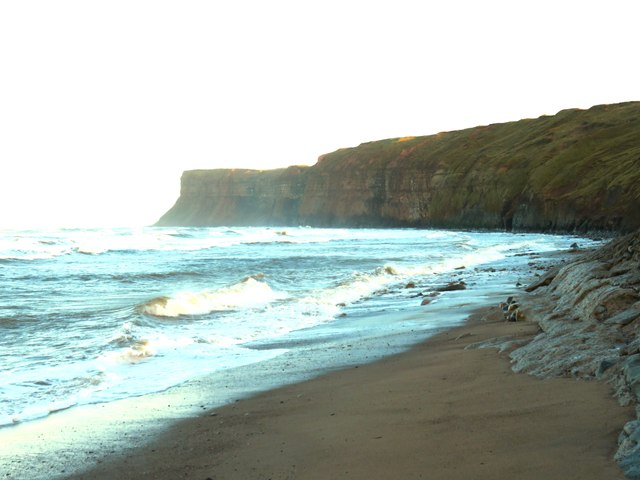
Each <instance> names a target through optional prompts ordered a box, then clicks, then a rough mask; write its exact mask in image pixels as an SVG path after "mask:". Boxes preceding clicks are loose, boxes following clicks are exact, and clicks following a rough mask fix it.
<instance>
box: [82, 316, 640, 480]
mask: <svg viewBox="0 0 640 480" xmlns="http://www.w3.org/2000/svg"><path fill="white" fill-rule="evenodd" d="M498 313H499V312H498V309H497V308H492V309H488V310H484V311H482V312H479V313H478V315H476V316H475V317H474V318H472V319H470V321H469V323H468V324H466V325H465V326H463V327H460V328H457V329H454V330H450V331H448V332H444V333H442V334H439V335H437V336H436V337H433V338H431V339H429V340H428V341H426V342H425V343H423V344H421V345H419V346H417V347H415V348H413V349H412V350H411V351H409V352H407V353H404V354H401V355H397V356H393V357H390V358H387V359H385V360H383V361H380V362H377V363H374V364H370V365H363V366H359V367H355V368H349V369H347V370H344V371H339V372H333V373H329V374H326V375H324V376H322V377H320V378H317V379H314V380H311V381H307V382H304V383H300V384H295V385H291V386H287V387H284V388H280V389H276V390H273V391H270V392H266V393H264V394H260V395H258V396H256V397H254V398H251V399H248V400H242V401H239V402H237V403H235V404H233V405H229V406H227V407H224V408H221V409H218V410H216V411H215V412H209V413H207V414H205V415H203V416H202V417H200V418H194V419H190V420H186V421H183V422H181V423H179V424H178V425H176V426H175V427H173V428H172V429H171V430H169V431H167V432H166V434H164V435H163V436H162V437H160V438H159V439H157V441H155V442H154V443H152V444H150V445H147V446H145V447H142V448H139V449H134V450H131V451H130V452H129V453H128V454H127V455H126V456H125V457H119V458H117V459H114V460H113V461H112V462H109V463H106V462H104V463H102V464H101V465H100V466H99V468H97V469H95V470H93V471H91V472H88V473H86V474H84V475H77V476H75V477H72V478H83V479H115V478H118V479H134V478H135V479H140V478H149V479H182V478H188V479H200V480H206V479H215V480H221V479H224V480H230V479H243V480H244V479H265V480H266V479H273V480H276V479H323V480H326V479H341V478H344V479H363V480H364V479H366V480H373V479H418V478H424V479H430V480H438V479H447V480H455V479H464V480H469V479H491V480H495V479H519V480H526V479H536V480H539V479H545V480H551V479H558V480H560V479H561V480H568V479H580V480H589V479H598V480H603V479H607V480H608V479H622V478H624V476H623V475H622V473H621V471H620V469H619V468H618V467H617V465H616V464H615V463H614V461H613V459H612V457H613V454H614V452H615V448H616V438H617V435H618V433H619V432H620V430H621V428H622V426H623V425H624V423H625V422H626V421H627V420H628V419H629V418H630V417H631V416H632V412H631V409H630V408H623V407H620V406H619V405H618V403H617V402H616V401H615V399H613V398H612V396H611V392H610V389H609V387H608V386H607V385H606V384H603V383H599V382H589V381H577V380H574V379H562V378H552V379H538V378H533V377H530V376H526V375H521V374H515V373H513V372H512V371H511V370H510V368H509V361H508V358H507V356H506V355H505V354H499V353H498V352H497V351H496V350H464V347H465V346H466V345H467V344H469V343H472V342H476V341H479V340H482V339H484V338H491V337H495V336H501V335H513V334H516V333H517V334H520V335H531V334H533V333H534V332H535V331H536V329H537V327H536V325H535V324H533V323H517V324H514V323H506V322H504V321H502V319H501V316H500V315H498Z"/></svg>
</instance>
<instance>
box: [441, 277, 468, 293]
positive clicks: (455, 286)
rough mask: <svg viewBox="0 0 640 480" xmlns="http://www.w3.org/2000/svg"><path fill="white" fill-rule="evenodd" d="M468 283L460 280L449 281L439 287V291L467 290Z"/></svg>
mask: <svg viewBox="0 0 640 480" xmlns="http://www.w3.org/2000/svg"><path fill="white" fill-rule="evenodd" d="M466 289H467V284H466V283H465V282H464V281H462V280H460V281H457V282H449V283H448V284H446V285H445V286H444V287H440V288H438V289H437V291H438V292H453V291H455V290H466Z"/></svg>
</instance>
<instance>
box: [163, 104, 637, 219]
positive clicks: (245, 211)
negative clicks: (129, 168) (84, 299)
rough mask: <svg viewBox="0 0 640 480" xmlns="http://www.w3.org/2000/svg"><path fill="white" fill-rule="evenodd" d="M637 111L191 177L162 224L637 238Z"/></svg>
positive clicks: (569, 115)
mask: <svg viewBox="0 0 640 480" xmlns="http://www.w3.org/2000/svg"><path fill="white" fill-rule="evenodd" d="M639 167H640V102H628V103H622V104H615V105H600V106H596V107H593V108H591V109H589V110H563V111H561V112H559V113H558V114H557V115H554V116H543V117H540V118H537V119H528V120H520V121H517V122H510V123H503V124H494V125H489V126H482V127H476V128H470V129H466V130H460V131H455V132H445V133H440V134H437V135H430V136H423V137H409V138H395V139H388V140H381V141H376V142H369V143H365V144H362V145H360V146H358V147H354V148H347V149H341V150H338V151H336V152H333V153H330V154H327V155H323V156H322V157H320V159H319V160H318V162H317V163H316V164H315V165H314V166H312V167H290V168H287V169H280V170H271V171H255V170H199V171H188V172H185V173H184V175H183V177H182V189H181V194H180V198H179V199H178V201H177V202H176V204H175V206H174V207H173V208H172V209H171V210H169V211H168V212H167V213H166V214H165V215H164V216H163V217H162V218H161V219H160V221H159V222H158V224H159V225H194V226H196V225H197V226H201V225H210V226H215V225H300V224H305V225H315V226H408V227H448V228H490V229H506V230H512V229H515V230H543V231H587V230H615V231H631V230H634V229H636V228H639V227H640V189H639V188H638V187H637V185H638V182H639V181H640V168H639Z"/></svg>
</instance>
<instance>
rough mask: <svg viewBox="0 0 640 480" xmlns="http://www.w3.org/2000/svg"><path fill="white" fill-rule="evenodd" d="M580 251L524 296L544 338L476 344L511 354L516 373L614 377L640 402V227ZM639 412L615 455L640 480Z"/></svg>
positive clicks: (527, 317)
mask: <svg viewBox="0 0 640 480" xmlns="http://www.w3.org/2000/svg"><path fill="white" fill-rule="evenodd" d="M576 254H577V253H574V255H576ZM577 255H578V256H577V258H575V259H574V260H573V261H569V262H566V263H565V264H564V265H562V266H560V267H556V268H552V269H550V270H549V271H548V272H547V273H546V274H545V275H543V276H541V277H540V278H539V279H538V280H537V281H536V282H534V283H532V284H531V285H530V286H529V287H526V288H525V289H524V290H525V291H523V292H522V295H521V296H519V298H518V301H519V303H520V306H519V311H521V312H522V314H523V315H522V318H523V321H527V322H536V323H537V324H538V326H539V333H538V334H537V335H535V336H534V337H533V338H531V339H522V338H508V337H501V338H495V339H490V340H487V341H483V342H480V343H478V344H472V345H470V346H469V347H468V348H498V349H499V350H501V351H503V352H505V351H506V352H510V353H509V356H510V358H511V364H512V369H513V370H514V371H516V372H523V373H528V374H531V375H535V376H539V377H554V376H562V377H575V378H578V379H582V380H600V381H605V382H608V383H609V384H610V385H611V387H612V392H613V394H614V395H615V396H616V397H617V398H618V400H619V402H620V403H621V404H622V405H636V406H638V405H640V232H635V233H633V234H629V235H626V236H623V237H621V238H619V239H616V240H614V241H612V242H610V243H608V244H607V245H605V246H604V247H602V248H599V249H598V250H595V251H593V252H588V253H585V254H582V255H579V254H577ZM496 308H498V307H496ZM636 412H637V415H638V416H637V418H633V419H631V420H630V421H629V422H628V423H627V424H626V425H625V426H624V428H623V430H622V431H621V432H620V436H619V440H618V442H619V445H618V451H617V453H616V455H615V458H616V460H617V461H618V463H619V464H620V466H621V467H622V469H623V470H624V472H625V474H626V476H627V477H628V478H631V479H640V408H638V407H636Z"/></svg>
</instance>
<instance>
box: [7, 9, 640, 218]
mask: <svg viewBox="0 0 640 480" xmlns="http://www.w3.org/2000/svg"><path fill="white" fill-rule="evenodd" d="M639 14H640V2H638V1H637V0H608V1H606V2H605V1H585V0H581V1H574V0H553V1H550V0H537V1H513V0H510V1H497V0H483V1H477V0H469V1H464V0H458V1H456V0H440V1H437V2H432V1H426V0H422V1H418V0H415V1H412V0H385V1H382V0H381V1H377V0H366V1H356V0H351V1H350V0H341V1H334V0H321V1H304V0H297V1H283V0H269V1H264V0H262V1H260V0H233V1H232V0H229V1H216V0H208V1H198V0H193V1H191V0H180V1H178V0H176V1H163V0H122V1H121V0H104V1H94V0H77V1H66V0H40V1H39V0H34V1H30V0H0V162H1V163H0V182H1V183H0V227H20V226H43V225H51V226H53V225H55V226H120V225H148V224H152V223H154V222H155V221H156V220H157V219H158V218H159V217H160V216H161V215H162V214H163V213H164V212H165V211H166V210H167V209H168V208H169V207H170V206H171V205H172V204H173V203H174V201H175V200H176V198H177V197H178V194H179V187H180V185H179V182H180V175H181V173H182V171H183V170H188V169H194V168H232V167H246V168H258V169H268V168H275V167H283V166H288V165H292V164H307V165H311V164H313V163H315V161H316V159H317V157H318V156H319V155H321V154H323V153H328V152H331V151H333V150H336V149H338V148H341V147H349V146H355V145H358V144H359V143H362V142H365V141H370V140H379V139H383V138H391V137H398V136H406V135H426V134H432V133H437V132H439V131H445V130H454V129H460V128H466V127H472V126H476V125H481V124H488V123H494V122H503V121H510V120H518V119H521V118H530V117H538V116H540V115H542V114H553V113H556V112H557V111H559V110H561V109H564V108H573V107H579V108H588V107H590V106H592V105H595V104H601V103H615V102H621V101H628V100H640V78H639V77H640V61H639V58H640V57H639V53H638V47H639V46H640V33H639V32H640V29H639V28H638V21H639V20H638V19H639V18H640V15H639Z"/></svg>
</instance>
